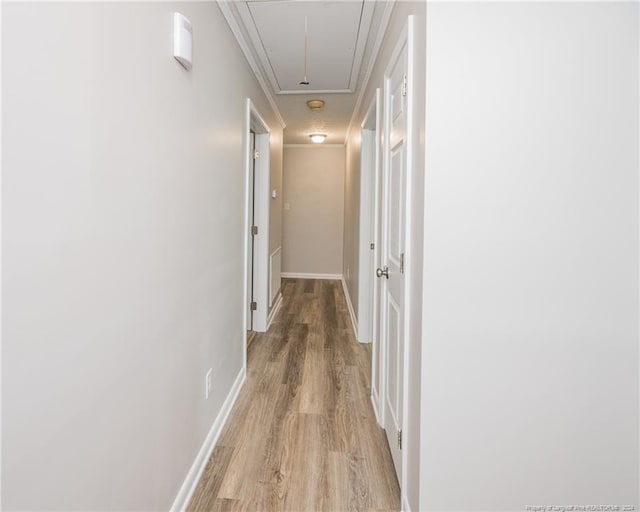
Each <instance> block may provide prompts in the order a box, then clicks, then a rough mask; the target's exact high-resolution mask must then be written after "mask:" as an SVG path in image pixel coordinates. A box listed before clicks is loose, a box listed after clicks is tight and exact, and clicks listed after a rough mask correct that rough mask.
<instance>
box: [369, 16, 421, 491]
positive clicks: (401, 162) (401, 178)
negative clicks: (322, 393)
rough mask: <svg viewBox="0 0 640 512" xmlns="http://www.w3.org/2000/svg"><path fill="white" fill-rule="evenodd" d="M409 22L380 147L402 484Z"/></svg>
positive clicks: (385, 314) (386, 299) (390, 425)
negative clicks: (381, 146) (381, 152)
mask: <svg viewBox="0 0 640 512" xmlns="http://www.w3.org/2000/svg"><path fill="white" fill-rule="evenodd" d="M411 22H412V19H411V18H409V22H408V25H407V28H406V29H405V30H404V31H403V33H402V35H401V38H400V40H399V41H398V44H397V46H396V49H395V51H394V53H393V55H392V58H391V60H390V62H389V65H388V67H387V70H386V72H385V76H384V104H385V119H384V128H385V132H384V135H385V136H384V146H383V209H382V258H381V264H382V265H383V267H382V268H380V269H378V270H377V271H376V273H377V275H378V277H379V278H380V280H381V284H382V287H381V292H382V293H381V313H382V319H381V320H382V324H381V327H382V331H381V333H382V347H383V360H384V363H383V367H384V374H385V379H384V380H385V385H384V393H383V395H384V409H385V412H384V428H385V430H386V433H387V439H388V441H389V446H390V448H391V454H392V456H393V462H394V464H395V467H396V472H397V474H398V481H399V482H400V483H401V485H402V472H403V463H402V436H403V432H402V427H403V418H404V412H405V411H404V403H405V391H406V389H405V371H406V368H405V366H406V363H405V309H406V308H407V302H406V300H405V288H406V283H405V281H406V278H407V274H406V268H405V255H406V250H407V239H406V237H407V232H408V230H407V220H408V219H407V213H408V209H407V183H408V181H409V173H410V170H411V168H410V165H411V161H410V160H411V158H410V157H411V147H410V145H411V136H410V135H411V134H410V120H411V113H410V107H411V103H410V101H409V99H410V97H409V90H408V84H409V80H408V77H409V73H410V71H411V70H410V66H409V64H410V48H409V42H410V36H411V32H412V31H411Z"/></svg>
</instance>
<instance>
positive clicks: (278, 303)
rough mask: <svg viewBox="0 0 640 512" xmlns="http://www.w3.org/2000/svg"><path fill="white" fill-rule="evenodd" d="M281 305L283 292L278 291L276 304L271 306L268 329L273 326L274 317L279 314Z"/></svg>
mask: <svg viewBox="0 0 640 512" xmlns="http://www.w3.org/2000/svg"><path fill="white" fill-rule="evenodd" d="M280 306H282V294H281V293H278V296H277V297H276V301H275V304H274V305H273V307H272V308H271V313H269V318H267V331H268V330H269V327H271V324H272V323H273V319H274V318H275V317H276V315H277V314H278V310H279V309H280Z"/></svg>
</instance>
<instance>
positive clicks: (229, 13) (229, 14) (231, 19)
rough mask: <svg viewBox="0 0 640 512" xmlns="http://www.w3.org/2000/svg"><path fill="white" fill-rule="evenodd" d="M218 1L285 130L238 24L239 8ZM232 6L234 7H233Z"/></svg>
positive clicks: (232, 3) (276, 107) (228, 0)
mask: <svg viewBox="0 0 640 512" xmlns="http://www.w3.org/2000/svg"><path fill="white" fill-rule="evenodd" d="M216 1H217V3H218V6H219V7H220V10H221V11H222V14H223V16H224V17H225V19H226V20H227V24H228V25H229V28H230V29H231V32H232V33H233V35H234V36H235V38H236V41H237V42H238V45H239V46H240V49H241V50H242V53H243V54H244V56H245V58H246V59H247V62H248V63H249V67H250V68H251V70H252V71H253V74H254V75H255V77H256V79H257V80H258V83H259V84H260V87H261V88H262V91H263V92H264V94H265V96H266V97H267V101H268V102H269V105H271V109H272V110H273V113H274V115H275V116H276V119H277V121H278V122H279V123H280V125H281V126H282V128H285V127H286V126H287V124H286V123H285V122H284V119H283V118H282V114H281V113H280V109H279V108H278V105H277V103H276V101H275V99H274V98H273V94H271V90H270V89H269V86H268V85H267V82H266V81H265V79H264V75H263V74H262V71H261V70H260V67H259V66H258V63H257V62H256V60H255V58H254V57H253V54H252V53H251V50H250V46H249V43H248V42H247V40H246V38H245V36H244V34H243V32H242V29H241V28H240V25H239V24H238V21H237V19H236V16H235V14H234V12H233V10H234V8H236V9H237V6H236V5H234V4H235V2H233V1H230V0H216ZM232 5H233V6H234V7H232Z"/></svg>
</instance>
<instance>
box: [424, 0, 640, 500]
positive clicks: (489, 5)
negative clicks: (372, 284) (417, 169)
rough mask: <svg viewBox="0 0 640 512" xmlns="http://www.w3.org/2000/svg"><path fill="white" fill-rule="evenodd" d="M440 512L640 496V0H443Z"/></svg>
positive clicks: (430, 336)
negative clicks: (448, 0)
mask: <svg viewBox="0 0 640 512" xmlns="http://www.w3.org/2000/svg"><path fill="white" fill-rule="evenodd" d="M427 11H428V12H427V14H428V16H427V20H428V21H427V85H428V86H427V132H426V133H427V145H426V147H427V151H426V196H425V200H424V204H425V208H426V211H425V235H424V240H425V246H424V251H425V266H424V321H423V329H424V342H423V382H422V427H423V428H422V435H421V437H422V441H423V442H422V453H421V458H422V472H421V486H420V487H421V500H420V509H421V510H524V508H525V506H526V505H554V504H556V505H570V504H575V505H604V504H617V505H635V506H636V507H637V506H638V86H639V84H638V5H637V3H631V2H628V3H623V2H569V3H556V2H531V3H524V2H522V3H521V2H513V3H508V2H495V3H493V2H486V3H484V2H483V3H443V2H442V3H441V2H434V3H429V4H428V7H427Z"/></svg>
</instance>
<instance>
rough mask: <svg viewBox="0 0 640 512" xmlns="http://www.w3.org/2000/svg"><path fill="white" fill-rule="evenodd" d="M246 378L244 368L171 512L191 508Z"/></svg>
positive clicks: (197, 456) (201, 448)
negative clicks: (191, 502)
mask: <svg viewBox="0 0 640 512" xmlns="http://www.w3.org/2000/svg"><path fill="white" fill-rule="evenodd" d="M245 376H246V372H245V370H244V368H242V369H241V370H240V373H238V376H237V377H236V380H235V382H234V383H233V386H231V391H229V394H228V395H227V398H226V399H225V401H224V403H223V404H222V408H221V409H220V412H219V413H218V416H217V417H216V419H215V421H214V422H213V424H212V425H211V429H210V430H209V433H208V434H207V437H206V438H205V440H204V443H202V446H201V447H200V451H199V452H198V455H196V458H195V460H194V461H193V464H192V465H191V469H189V473H187V477H186V478H185V479H184V482H183V483H182V486H181V487H180V490H179V491H178V495H177V496H176V499H175V500H174V501H173V505H171V512H178V511H180V512H182V511H184V510H186V509H187V507H188V506H189V502H190V501H191V498H192V497H193V492H194V491H195V490H196V486H197V485H198V482H199V481H200V477H201V476H202V473H203V471H204V468H205V466H206V465H207V462H208V461H209V457H211V453H212V452H213V449H214V448H215V446H216V443H217V442H218V438H219V437H220V433H221V432H222V428H223V427H224V424H225V423H226V422H227V418H228V417H229V413H230V412H231V408H232V407H233V404H234V403H235V402H236V398H238V393H240V389H241V388H242V385H243V384H244V379H245Z"/></svg>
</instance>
